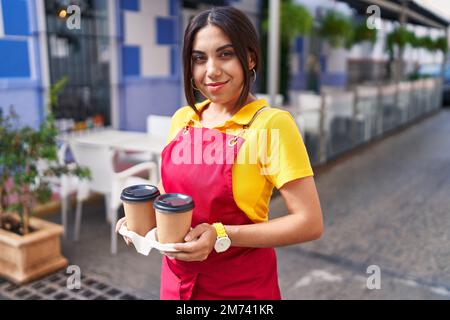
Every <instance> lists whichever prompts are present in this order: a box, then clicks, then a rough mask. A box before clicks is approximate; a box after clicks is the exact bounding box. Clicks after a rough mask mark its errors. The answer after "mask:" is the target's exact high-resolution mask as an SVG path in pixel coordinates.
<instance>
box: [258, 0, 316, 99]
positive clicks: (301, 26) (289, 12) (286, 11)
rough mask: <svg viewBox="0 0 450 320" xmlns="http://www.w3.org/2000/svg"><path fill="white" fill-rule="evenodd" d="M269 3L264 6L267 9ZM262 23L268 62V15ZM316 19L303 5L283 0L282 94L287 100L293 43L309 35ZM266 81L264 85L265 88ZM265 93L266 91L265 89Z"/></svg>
mask: <svg viewBox="0 0 450 320" xmlns="http://www.w3.org/2000/svg"><path fill="white" fill-rule="evenodd" d="M267 4H268V2H267V1H265V3H264V5H265V7H266V8H267ZM265 16H266V19H264V21H263V22H262V31H263V33H264V34H263V37H262V39H263V43H264V45H263V50H264V51H263V58H264V60H267V53H266V51H265V50H266V47H267V46H266V44H267V32H268V30H269V20H268V14H267V12H266V14H265ZM313 22H314V19H313V17H312V15H311V14H310V13H309V11H308V9H306V7H304V6H303V5H300V4H298V3H295V2H294V1H292V0H282V2H281V7H280V40H281V41H280V42H281V43H280V59H279V60H280V92H281V93H282V94H283V95H284V97H285V98H287V89H288V87H289V78H290V72H289V70H290V66H289V60H290V59H289V55H290V53H291V43H292V41H293V40H294V39H295V38H296V37H297V36H299V35H308V34H309V33H310V32H311V30H312V28H313ZM265 79H266V77H264V81H263V83H262V86H263V88H265ZM263 91H264V89H263Z"/></svg>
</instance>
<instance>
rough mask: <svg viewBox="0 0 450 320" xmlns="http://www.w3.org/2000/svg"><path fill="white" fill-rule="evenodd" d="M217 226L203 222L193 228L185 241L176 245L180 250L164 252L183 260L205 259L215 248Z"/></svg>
mask: <svg viewBox="0 0 450 320" xmlns="http://www.w3.org/2000/svg"><path fill="white" fill-rule="evenodd" d="M216 239H217V232H216V228H214V227H213V226H212V225H210V224H208V223H202V224H199V225H197V226H196V227H195V228H194V229H192V230H191V231H190V232H189V233H188V234H187V235H186V237H184V240H185V241H186V242H185V243H177V244H175V245H174V248H175V249H176V250H179V251H180V252H162V253H163V254H165V255H166V256H168V257H169V258H172V259H173V258H175V259H178V260H183V261H204V260H206V258H208V256H209V254H210V253H211V251H212V250H213V248H214V244H215V243H216Z"/></svg>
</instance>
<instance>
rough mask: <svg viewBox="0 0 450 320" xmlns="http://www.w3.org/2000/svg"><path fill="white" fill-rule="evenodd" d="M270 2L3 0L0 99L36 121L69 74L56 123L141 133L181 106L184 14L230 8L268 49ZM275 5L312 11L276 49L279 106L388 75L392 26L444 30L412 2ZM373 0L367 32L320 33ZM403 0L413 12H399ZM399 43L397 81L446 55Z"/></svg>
mask: <svg viewBox="0 0 450 320" xmlns="http://www.w3.org/2000/svg"><path fill="white" fill-rule="evenodd" d="M268 3H269V1H268V0H266V1H263V0H222V1H220V0H217V1H201V0H153V1H146V0H1V1H0V107H2V108H6V107H8V106H9V105H14V106H15V108H16V110H17V111H18V112H19V114H20V115H21V117H22V121H24V122H25V123H27V124H31V125H33V126H37V125H38V124H39V123H40V121H41V120H42V119H43V117H44V113H45V105H46V101H45V97H47V96H48V90H49V88H50V85H51V84H54V83H56V82H57V81H58V80H59V79H61V78H63V77H67V78H68V80H69V81H68V84H67V86H66V87H65V89H64V92H63V94H62V95H61V96H60V101H59V107H58V109H57V110H55V113H56V116H57V118H59V119H60V120H61V121H60V126H61V128H62V130H66V129H68V128H69V129H84V128H88V127H91V126H93V125H94V124H93V123H95V124H100V125H102V124H103V125H112V126H113V127H116V128H120V129H124V130H137V131H145V130H146V122H145V119H146V117H147V116H148V115H149V114H156V115H167V116H169V115H171V114H173V113H174V111H175V110H176V109H177V108H179V107H180V106H182V105H183V104H184V95H183V86H182V74H181V73H182V70H181V69H182V68H181V63H180V62H181V61H180V58H181V57H180V56H181V53H180V50H181V46H182V34H183V31H184V29H185V27H186V25H187V23H188V22H189V19H190V18H191V17H192V16H194V15H195V14H196V13H198V12H199V11H201V10H203V9H206V8H208V7H211V6H214V5H231V6H235V7H237V8H239V9H241V10H243V11H244V12H245V13H246V14H247V15H248V16H249V17H250V18H251V19H252V21H253V22H254V24H255V26H256V27H257V29H258V32H260V33H261V35H262V37H261V39H262V41H263V43H262V47H263V51H264V56H265V57H266V56H267V53H265V52H266V51H267V50H266V49H267V44H266V43H267V42H266V41H265V39H266V38H267V36H266V34H267V30H266V29H265V28H264V25H265V21H267V15H268ZM281 3H282V6H283V5H284V4H285V3H289V4H291V5H292V4H293V5H301V6H303V7H304V8H306V9H307V11H308V12H309V15H310V16H311V17H312V18H313V23H312V28H311V30H310V31H309V32H308V33H307V34H305V35H299V34H298V35H294V36H291V37H290V38H289V39H288V42H289V45H288V47H287V55H286V54H284V55H283V53H282V55H281V59H280V60H281V64H282V66H281V79H280V93H282V94H283V95H284V99H283V100H284V103H285V104H287V103H295V102H294V101H293V99H292V98H291V97H292V93H294V94H295V92H297V91H304V90H307V91H313V92H320V91H321V90H322V89H324V88H325V89H326V88H328V87H331V88H340V89H348V88H351V87H352V86H354V85H356V84H361V83H367V84H375V83H377V82H379V81H384V82H388V81H391V80H395V79H394V78H395V77H394V73H395V72H393V70H394V71H395V70H396V69H395V66H396V65H395V64H394V65H393V64H392V56H391V57H390V53H389V50H387V44H386V43H387V38H388V36H389V34H390V33H392V31H393V30H395V29H397V28H398V27H399V26H400V25H401V24H403V25H404V26H405V27H406V28H407V30H408V31H410V32H412V33H413V34H414V35H416V37H425V36H428V37H430V38H431V39H438V38H439V37H447V34H446V30H447V26H448V21H447V20H446V19H445V18H444V17H442V16H440V15H439V14H437V13H436V12H434V11H432V10H430V9H428V8H427V7H425V6H423V5H421V4H420V2H419V1H401V0H397V1H384V0H377V1H364V0H345V1H334V0H302V1H301V0H296V1H281ZM371 4H377V5H378V7H379V8H380V14H381V20H380V21H376V23H378V24H377V30H376V31H377V32H376V34H375V38H374V40H373V41H363V40H365V39H363V40H360V41H359V42H354V43H351V44H342V45H330V43H332V41H331V40H330V39H332V38H327V36H326V35H325V33H326V32H330V30H326V28H324V27H323V25H324V24H323V23H322V24H321V22H323V21H324V19H325V20H326V19H328V18H329V17H328V13H329V12H330V11H331V12H334V13H337V15H336V16H335V17H338V18H339V19H340V18H342V17H344V18H347V19H348V21H353V22H355V21H356V22H358V21H359V22H360V23H361V24H365V22H366V20H367V19H368V17H369V16H371V14H369V13H367V8H368V6H369V5H371ZM70 5H77V6H78V7H79V8H80V10H81V12H80V16H79V18H80V20H79V22H80V26H79V27H80V28H79V29H77V28H75V29H70V28H69V27H68V24H67V23H68V20H69V19H70V18H71V17H72V18H74V16H72V15H74V14H76V12H75V13H73V12H68V8H69V6H70ZM402 6H405V8H407V10H409V12H410V15H404V14H403V13H402V12H401V10H402ZM405 8H403V9H405ZM282 10H283V8H282ZM69 11H70V10H69ZM405 12H406V11H405ZM281 18H282V19H283V16H282V17H281ZM332 18H333V17H332ZM339 19H337V20H339ZM331 20H332V19H331ZM335 20H336V19H335ZM281 23H283V22H281ZM269 25H270V23H269ZM331 26H332V24H331ZM336 26H338V27H342V26H343V29H342V31H343V32H344V33H346V32H347V31H346V29H345V21H344V22H342V21H338V22H337V25H336ZM281 31H282V32H283V30H281ZM331 31H332V30H331ZM323 32H325V33H323ZM331 36H333V35H331ZM336 36H337V37H339V36H340V35H339V34H337V35H336ZM327 40H328V41H327ZM281 50H283V48H282V49H281ZM393 50H394V51H395V49H393ZM401 50H402V51H403V53H402V57H403V59H404V63H403V65H402V70H401V72H400V73H401V75H400V78H401V79H406V78H408V77H413V76H414V74H415V73H417V72H418V69H419V67H420V65H430V66H431V70H433V65H434V66H439V65H440V64H441V63H442V61H443V53H442V52H441V51H438V50H433V51H430V50H427V49H425V48H423V47H413V46H405V47H404V48H402V49H401ZM285 51H286V49H285ZM283 63H284V69H283ZM266 65H267V64H266ZM435 69H436V67H435ZM283 70H284V71H283ZM438 71H439V67H438V70H437V71H436V70H434V73H435V75H436V74H437V75H438V73H439V72H438ZM397 74H398V72H397ZM267 78H268V75H267V73H266V72H262V74H261V75H258V83H257V87H256V88H255V91H256V92H261V93H262V92H266V86H267V81H266V79H267ZM397 80H399V79H397Z"/></svg>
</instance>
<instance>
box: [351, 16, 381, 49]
mask: <svg viewBox="0 0 450 320" xmlns="http://www.w3.org/2000/svg"><path fill="white" fill-rule="evenodd" d="M353 30H354V31H353V39H352V44H356V43H360V42H364V41H368V42H370V43H371V44H372V45H373V44H375V42H376V41H377V29H375V28H372V29H369V28H367V24H366V23H365V22H363V23H355V24H354V25H353Z"/></svg>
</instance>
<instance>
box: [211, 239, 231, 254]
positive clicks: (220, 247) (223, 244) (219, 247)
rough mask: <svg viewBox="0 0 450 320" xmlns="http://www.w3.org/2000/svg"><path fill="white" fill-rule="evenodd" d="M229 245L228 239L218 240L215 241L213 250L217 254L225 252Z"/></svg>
mask: <svg viewBox="0 0 450 320" xmlns="http://www.w3.org/2000/svg"><path fill="white" fill-rule="evenodd" d="M230 245H231V240H230V238H228V237H224V238H219V239H217V240H216V244H215V246H214V249H215V250H216V251H217V252H224V251H225V250H227V249H228V248H229V247H230Z"/></svg>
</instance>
